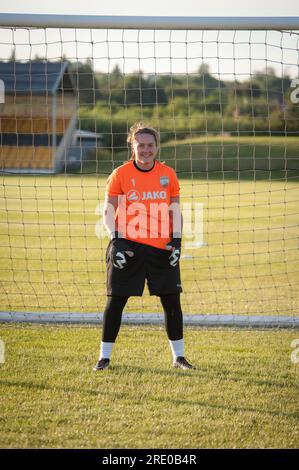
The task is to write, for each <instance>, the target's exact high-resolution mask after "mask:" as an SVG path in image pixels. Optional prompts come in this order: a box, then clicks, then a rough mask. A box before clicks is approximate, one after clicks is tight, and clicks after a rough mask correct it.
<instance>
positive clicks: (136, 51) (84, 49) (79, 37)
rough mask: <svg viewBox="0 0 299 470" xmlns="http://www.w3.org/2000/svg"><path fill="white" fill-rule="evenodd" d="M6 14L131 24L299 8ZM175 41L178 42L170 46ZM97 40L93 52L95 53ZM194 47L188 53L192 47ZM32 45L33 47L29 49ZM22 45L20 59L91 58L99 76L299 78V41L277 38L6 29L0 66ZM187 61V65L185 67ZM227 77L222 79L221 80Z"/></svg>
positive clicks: (49, 8)
mask: <svg viewBox="0 0 299 470" xmlns="http://www.w3.org/2000/svg"><path fill="white" fill-rule="evenodd" d="M0 12H3V13H4V12H6V13H49V14H50V13H52V14H59V13H60V14H70V13H71V14H78V15H80V14H81V15H82V14H84V15H129V16H132V15H134V16H138V15H139V16H150V15H154V16H159V15H161V16H292V17H293V16H299V1H298V0H283V1H282V0H264V1H262V0H251V1H250V2H247V1H242V0H238V1H237V0H226V1H223V0H222V1H220V0H209V1H208V2H207V1H200V0H151V1H150V2H149V3H148V4H147V3H145V2H142V1H140V0H129V1H124V0H109V1H107V0H105V1H103V0H102V1H101V0H88V2H86V0H64V1H62V0H51V1H50V0H43V1H42V2H41V1H40V0H38V1H36V0H26V1H24V0H10V1H9V2H8V0H0ZM170 38H171V41H172V45H171V47H170V46H169V43H170ZM91 40H92V41H93V42H94V46H93V47H91ZM187 41H188V50H187V49H186V44H185V43H186V42H187ZM29 43H30V44H31V46H30V47H29ZM108 43H109V44H108ZM13 44H16V53H17V59H21V60H30V59H32V58H33V57H34V56H35V55H36V54H38V55H39V56H44V55H45V53H46V56H47V58H48V59H49V60H57V59H59V57H61V56H62V55H66V56H67V57H68V58H70V60H80V61H84V60H85V59H86V58H87V57H92V59H93V62H94V68H95V70H96V71H103V72H105V73H107V72H110V71H111V70H112V68H113V67H114V66H115V64H118V65H119V66H120V67H121V69H122V71H123V72H124V73H131V72H133V71H135V70H140V69H141V70H143V71H144V72H145V73H149V74H153V73H190V72H191V73H193V72H195V71H196V70H197V69H198V66H199V65H200V63H201V62H205V63H208V64H209V66H210V71H211V72H212V73H213V74H215V75H218V76H219V78H224V79H225V78H226V79H233V78H234V76H236V75H237V76H238V78H239V79H240V80H242V79H246V77H248V75H249V74H250V73H252V72H254V71H256V70H262V69H265V67H267V66H269V67H273V68H274V69H275V70H276V72H277V73H278V74H284V73H287V74H288V75H290V76H291V78H295V77H297V76H298V37H296V36H293V37H290V36H289V35H288V34H283V35H282V34H281V33H278V32H270V33H265V32H258V31H257V32H254V33H252V34H251V35H250V34H249V33H248V32H242V31H240V32H237V33H236V34H234V32H221V34H220V35H219V33H217V32H216V31H210V32H205V33H204V35H203V33H202V32H189V33H188V34H187V35H186V32H182V31H178V32H174V33H171V34H170V33H169V32H166V31H163V32H160V33H157V34H154V32H153V31H151V32H150V31H145V32H142V33H140V34H139V35H138V32H136V31H131V32H130V31H126V32H125V33H123V32H121V31H114V30H110V31H109V32H107V31H104V30H102V31H100V30H97V31H93V32H92V37H91V33H90V32H88V31H83V30H77V32H75V31H74V30H64V31H62V32H61V31H59V30H47V34H46V41H45V34H44V32H42V31H41V30H40V31H31V32H30V33H28V31H27V32H26V31H24V30H23V31H15V32H11V33H10V34H9V35H8V31H7V30H1V27H0V60H5V59H7V58H8V57H9V54H10V51H11V48H12V45H13ZM186 58H187V59H186ZM222 74H223V76H221V77H220V75H222Z"/></svg>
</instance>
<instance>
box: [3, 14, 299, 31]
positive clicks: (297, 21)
mask: <svg viewBox="0 0 299 470" xmlns="http://www.w3.org/2000/svg"><path fill="white" fill-rule="evenodd" d="M0 26H8V27H9V26H13V27H25V28H26V27H36V28H39V27H43V28H95V29H97V28H107V29H119V28H126V29H157V27H158V28H159V29H183V30H192V29H202V30H217V29H221V30H283V29H285V30H297V29H299V16H294V17H291V16H285V17H276V16H269V17H266V16H246V17H245V16H159V17H158V16H116V15H115V16H104V15H48V14H33V15H31V14H23V13H2V14H0Z"/></svg>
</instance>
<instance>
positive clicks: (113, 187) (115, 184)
mask: <svg viewBox="0 0 299 470" xmlns="http://www.w3.org/2000/svg"><path fill="white" fill-rule="evenodd" d="M106 194H108V195H109V196H118V195H119V194H123V190H122V188H121V180H120V176H119V174H118V172H117V171H116V170H114V171H113V172H112V173H111V175H110V176H109V177H108V179H107V183H106Z"/></svg>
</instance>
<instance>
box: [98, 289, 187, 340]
mask: <svg viewBox="0 0 299 470" xmlns="http://www.w3.org/2000/svg"><path fill="white" fill-rule="evenodd" d="M128 299H129V297H123V296H113V295H112V296H109V297H108V299H107V303H106V307H105V310H104V315H103V330H102V341H104V342H107V343H114V342H115V340H116V338H117V335H118V332H119V329H120V325H121V318H122V313H123V309H124V307H125V305H126V303H127V301H128ZM160 300H161V304H162V306H163V310H164V318H165V328H166V332H167V336H168V339H170V340H171V341H177V340H179V339H182V338H183V314H182V308H181V301H180V294H179V293H176V294H167V295H161V296H160Z"/></svg>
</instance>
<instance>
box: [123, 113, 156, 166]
mask: <svg viewBox="0 0 299 470" xmlns="http://www.w3.org/2000/svg"><path fill="white" fill-rule="evenodd" d="M138 134H150V135H152V136H153V137H154V139H155V142H156V147H157V148H159V146H160V135H159V132H158V131H156V129H154V128H153V127H151V126H147V125H146V124H144V123H143V122H141V121H140V122H135V124H133V126H131V127H130V132H129V134H128V138H127V142H128V143H129V144H130V145H131V160H134V159H135V154H134V149H133V142H134V140H135V137H136V135H138Z"/></svg>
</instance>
